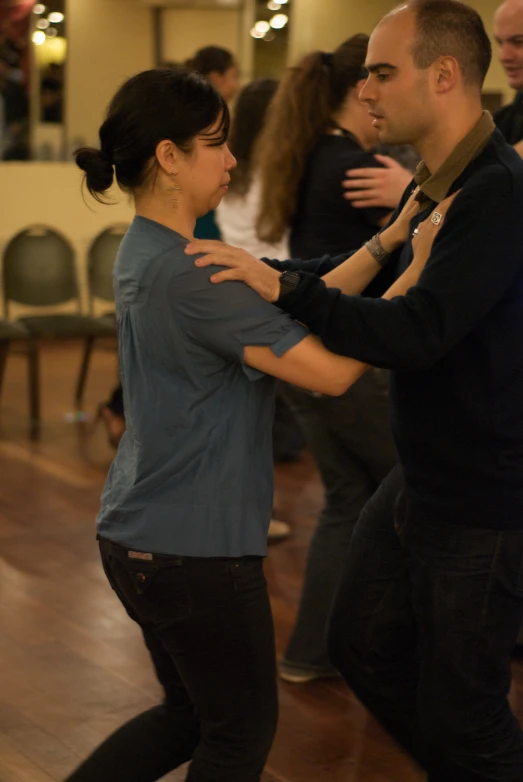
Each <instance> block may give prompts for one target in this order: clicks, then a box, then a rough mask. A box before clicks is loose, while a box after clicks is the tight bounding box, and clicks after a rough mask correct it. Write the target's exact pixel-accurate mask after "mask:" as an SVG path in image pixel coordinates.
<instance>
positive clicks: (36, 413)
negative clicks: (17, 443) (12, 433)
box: [27, 337, 40, 440]
mask: <svg viewBox="0 0 523 782" xmlns="http://www.w3.org/2000/svg"><path fill="white" fill-rule="evenodd" d="M27 358H28V362H27V365H28V369H29V409H30V416H31V430H30V432H31V435H30V436H31V439H32V440H38V438H39V437H40V366H39V365H40V356H39V345H38V340H37V339H35V338H34V337H31V338H30V339H29V351H28V356H27Z"/></svg>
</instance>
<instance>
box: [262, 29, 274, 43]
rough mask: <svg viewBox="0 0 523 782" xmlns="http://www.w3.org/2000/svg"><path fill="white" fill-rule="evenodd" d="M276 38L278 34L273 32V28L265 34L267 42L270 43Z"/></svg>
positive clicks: (264, 38)
mask: <svg viewBox="0 0 523 782" xmlns="http://www.w3.org/2000/svg"><path fill="white" fill-rule="evenodd" d="M275 38H276V35H275V34H274V33H273V31H272V30H271V31H270V32H268V33H265V35H264V36H263V40H264V41H267V43H270V42H271V41H274V39H275Z"/></svg>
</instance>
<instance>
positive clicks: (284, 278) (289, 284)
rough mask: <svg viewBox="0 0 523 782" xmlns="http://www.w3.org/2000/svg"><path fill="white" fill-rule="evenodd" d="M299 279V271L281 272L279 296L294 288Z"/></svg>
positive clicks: (290, 291)
mask: <svg viewBox="0 0 523 782" xmlns="http://www.w3.org/2000/svg"><path fill="white" fill-rule="evenodd" d="M300 279H301V277H300V274H299V272H283V274H282V275H281V277H280V298H281V297H282V296H286V295H287V294H288V293H292V292H293V291H294V290H296V288H297V286H298V284H299V282H300Z"/></svg>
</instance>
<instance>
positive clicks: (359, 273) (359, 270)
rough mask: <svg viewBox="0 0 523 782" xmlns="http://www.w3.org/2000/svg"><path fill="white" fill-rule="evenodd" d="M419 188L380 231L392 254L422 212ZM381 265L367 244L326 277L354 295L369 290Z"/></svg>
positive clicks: (325, 278) (335, 285)
mask: <svg viewBox="0 0 523 782" xmlns="http://www.w3.org/2000/svg"><path fill="white" fill-rule="evenodd" d="M417 192H418V191H417V190H414V191H413V193H412V194H411V195H410V197H409V199H408V201H407V202H406V204H405V206H404V207H403V209H402V210H401V212H400V214H399V215H398V217H397V219H396V220H395V221H394V222H393V223H391V225H389V226H388V227H387V228H385V229H384V230H383V231H381V233H380V241H381V244H382V246H383V249H384V250H385V252H387V253H389V254H390V253H392V252H394V250H396V249H398V248H399V247H401V246H402V245H403V244H404V243H405V242H406V241H407V238H408V235H409V231H410V221H411V220H412V219H413V218H414V217H415V216H416V215H417V214H418V212H419V203H418V202H417V201H416V195H417ZM381 268H382V267H381V266H380V264H379V263H378V262H377V261H376V260H375V259H374V258H373V256H372V255H371V254H370V252H369V251H368V250H367V248H366V247H365V246H363V247H362V248H361V249H360V250H358V252H357V253H354V255H352V256H351V257H350V258H348V259H347V260H346V261H345V263H342V264H341V265H340V266H338V267H337V268H336V269H334V270H333V271H331V272H329V273H328V274H326V275H324V276H323V277H322V279H323V281H324V283H325V285H327V286H328V287H329V288H339V289H340V290H341V292H342V293H345V294H346V295H347V296H352V295H355V294H357V293H361V292H362V291H363V290H365V288H366V287H367V285H368V284H369V283H370V282H372V280H373V279H374V277H375V276H376V274H377V273H378V272H379V271H380V269H381Z"/></svg>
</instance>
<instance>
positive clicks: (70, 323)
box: [20, 315, 115, 339]
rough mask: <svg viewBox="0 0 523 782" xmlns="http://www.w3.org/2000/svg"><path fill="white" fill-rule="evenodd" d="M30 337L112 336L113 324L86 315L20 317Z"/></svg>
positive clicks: (113, 331) (113, 332)
mask: <svg viewBox="0 0 523 782" xmlns="http://www.w3.org/2000/svg"><path fill="white" fill-rule="evenodd" d="M20 322H21V323H22V324H23V325H24V326H25V327H26V328H27V330H28V331H29V333H30V335H31V336H32V337H43V338H48V339H55V338H60V339H69V338H71V339H75V338H86V337H112V336H114V334H115V328H114V325H113V326H111V325H110V324H109V323H104V322H103V321H101V320H99V319H98V318H91V317H89V316H86V315H35V316H31V317H25V318H20Z"/></svg>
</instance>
